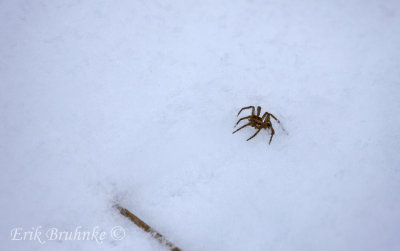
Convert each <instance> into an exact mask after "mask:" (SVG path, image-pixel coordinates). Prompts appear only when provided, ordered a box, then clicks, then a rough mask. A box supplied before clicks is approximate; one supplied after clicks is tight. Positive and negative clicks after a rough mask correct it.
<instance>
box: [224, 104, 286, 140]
mask: <svg viewBox="0 0 400 251" xmlns="http://www.w3.org/2000/svg"><path fill="white" fill-rule="evenodd" d="M250 108H251V110H252V111H251V115H250V116H247V117H243V118H241V119H239V121H238V122H237V123H236V125H235V127H236V126H237V125H238V124H239V122H240V121H242V120H244V119H248V120H249V123H247V124H245V125H244V126H242V127H240V128H239V129H237V130H236V131H234V132H233V133H232V134H234V133H235V132H237V131H239V130H240V129H243V128H245V127H246V126H252V127H254V128H255V129H258V130H257V132H256V133H255V134H254V135H253V136H251V137H250V138H248V139H247V140H251V139H252V138H254V137H255V136H256V135H257V134H258V133H259V132H260V131H261V129H263V128H264V129H271V138H270V139H269V143H268V144H271V140H272V137H273V136H274V134H275V131H274V128H273V127H272V123H271V117H272V118H274V119H275V120H276V121H278V123H281V122H280V121H279V119H277V118H276V117H275V116H274V115H272V114H271V113H269V112H265V113H264V115H263V116H262V117H260V113H261V107H260V106H257V114H255V113H254V110H255V108H254V106H247V107H243V108H242V109H240V111H239V113H238V115H237V116H239V114H240V113H241V112H242V111H243V110H246V109H250Z"/></svg>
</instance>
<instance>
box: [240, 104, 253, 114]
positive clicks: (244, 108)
mask: <svg viewBox="0 0 400 251" xmlns="http://www.w3.org/2000/svg"><path fill="white" fill-rule="evenodd" d="M250 108H251V109H252V111H251V115H254V106H252V105H251V106H247V107H243V108H242V109H240V111H239V113H238V115H237V116H239V114H240V113H241V112H242V111H243V110H246V109H250Z"/></svg>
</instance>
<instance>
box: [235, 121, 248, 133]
mask: <svg viewBox="0 0 400 251" xmlns="http://www.w3.org/2000/svg"><path fill="white" fill-rule="evenodd" d="M249 125H251V123H247V124H245V125H244V126H242V127H240V128H239V129H237V130H236V131H234V132H233V133H232V134H234V133H235V132H237V131H239V130H241V129H243V128H245V127H246V126H249Z"/></svg>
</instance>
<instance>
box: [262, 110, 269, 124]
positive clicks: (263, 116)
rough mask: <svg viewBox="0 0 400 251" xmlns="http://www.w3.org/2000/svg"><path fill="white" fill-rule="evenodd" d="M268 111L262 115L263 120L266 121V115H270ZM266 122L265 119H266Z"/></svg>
mask: <svg viewBox="0 0 400 251" xmlns="http://www.w3.org/2000/svg"><path fill="white" fill-rule="evenodd" d="M268 114H269V113H268V112H265V113H264V115H262V117H261V120H262V121H264V119H265V117H266V116H267V115H268ZM264 122H265V121H264Z"/></svg>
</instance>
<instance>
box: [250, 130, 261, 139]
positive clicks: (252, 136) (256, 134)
mask: <svg viewBox="0 0 400 251" xmlns="http://www.w3.org/2000/svg"><path fill="white" fill-rule="evenodd" d="M260 131H261V128H260V129H258V131H257V132H256V133H255V134H254V135H253V136H251V137H250V138H248V139H247V141H249V140H251V139H252V138H254V137H255V136H256V135H257V134H258V133H259V132H260Z"/></svg>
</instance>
